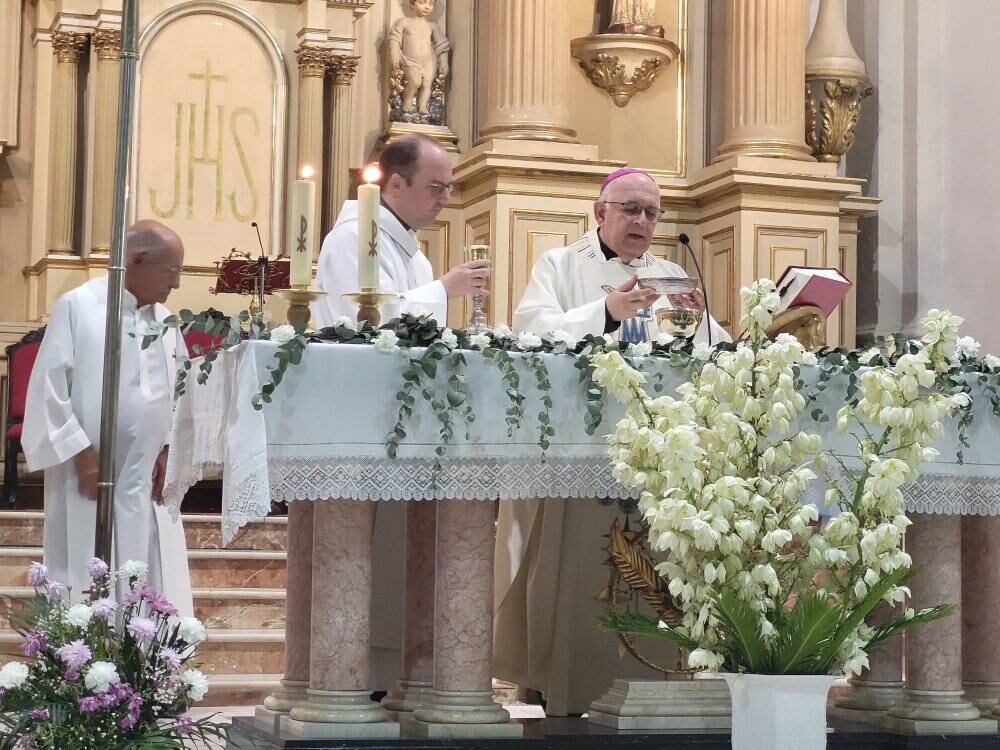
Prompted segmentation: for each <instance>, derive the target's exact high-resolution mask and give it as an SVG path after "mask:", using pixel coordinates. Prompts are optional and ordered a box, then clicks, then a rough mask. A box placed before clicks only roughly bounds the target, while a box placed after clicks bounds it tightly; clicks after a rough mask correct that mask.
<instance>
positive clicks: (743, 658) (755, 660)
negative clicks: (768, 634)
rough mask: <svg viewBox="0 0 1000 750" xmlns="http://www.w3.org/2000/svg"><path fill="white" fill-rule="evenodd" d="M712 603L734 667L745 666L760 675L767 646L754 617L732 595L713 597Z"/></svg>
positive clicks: (729, 593) (752, 613) (752, 612)
mask: <svg viewBox="0 0 1000 750" xmlns="http://www.w3.org/2000/svg"><path fill="white" fill-rule="evenodd" d="M713 603H714V604H715V613H716V616H717V617H718V618H719V628H720V630H722V632H723V633H725V640H726V644H725V645H726V650H727V651H729V652H730V654H731V656H732V660H733V662H734V664H735V665H740V666H745V667H746V671H748V672H759V671H760V669H761V667H762V666H763V665H764V663H765V660H766V659H767V644H766V643H765V641H764V637H763V636H762V635H761V634H760V625H759V623H758V620H759V617H758V615H757V613H756V612H754V610H753V609H751V608H750V605H749V604H748V603H747V602H746V601H744V600H743V599H741V598H740V597H739V596H738V595H736V594H734V593H732V592H726V593H724V594H722V595H721V596H716V597H715V598H714V599H713Z"/></svg>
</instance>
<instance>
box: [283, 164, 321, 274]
mask: <svg viewBox="0 0 1000 750" xmlns="http://www.w3.org/2000/svg"><path fill="white" fill-rule="evenodd" d="M312 176H313V168H312V167H310V166H309V165H308V164H306V165H305V166H304V167H302V174H301V178H300V179H298V180H296V181H295V183H294V184H293V185H292V222H291V226H290V227H289V230H290V231H289V234H290V235H291V239H290V242H289V245H288V246H289V248H290V252H289V255H290V256H291V258H292V268H291V282H292V286H293V287H296V286H309V284H311V283H312V260H313V254H314V252H315V248H316V228H315V227H314V226H313V217H314V216H315V215H316V183H315V182H313V180H312Z"/></svg>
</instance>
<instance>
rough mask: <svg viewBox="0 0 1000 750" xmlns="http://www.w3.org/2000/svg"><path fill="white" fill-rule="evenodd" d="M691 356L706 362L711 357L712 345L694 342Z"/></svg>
mask: <svg viewBox="0 0 1000 750" xmlns="http://www.w3.org/2000/svg"><path fill="white" fill-rule="evenodd" d="M691 356H692V357H694V358H695V359H697V360H698V361H699V362H708V360H709V359H711V358H712V347H710V346H709V345H708V344H704V343H698V344H695V345H694V349H692V351H691Z"/></svg>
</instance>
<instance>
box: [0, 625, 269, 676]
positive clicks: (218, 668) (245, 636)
mask: <svg viewBox="0 0 1000 750" xmlns="http://www.w3.org/2000/svg"><path fill="white" fill-rule="evenodd" d="M21 641H22V639H21V636H20V635H18V634H17V633H15V632H14V631H11V630H8V631H5V632H0V662H6V661H11V660H12V659H17V660H18V661H24V658H23V657H22V656H21V651H20V646H21ZM284 653H285V631H284V630H277V629H271V630H264V629H259V628H246V629H243V628H232V629H228V630H218V629H210V630H209V631H208V637H207V638H206V639H205V641H204V642H203V643H202V644H201V645H200V647H199V649H198V655H197V657H196V658H195V660H194V662H193V663H191V666H193V667H197V668H198V669H200V670H202V671H203V672H204V673H205V674H208V675H224V674H226V675H232V674H253V675H265V674H278V673H279V672H281V671H282V670H283V669H284V666H285V664H284Z"/></svg>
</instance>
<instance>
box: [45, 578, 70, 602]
mask: <svg viewBox="0 0 1000 750" xmlns="http://www.w3.org/2000/svg"><path fill="white" fill-rule="evenodd" d="M45 596H46V597H47V598H48V600H49V601H50V602H61V601H62V600H63V599H65V598H66V587H65V586H63V585H62V584H61V583H54V582H51V581H50V582H48V583H46V584H45Z"/></svg>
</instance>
